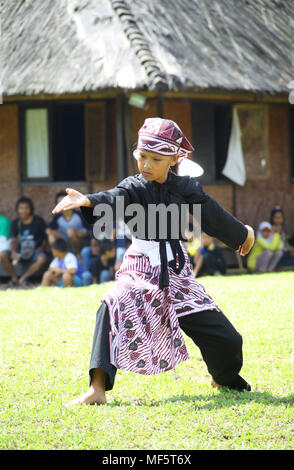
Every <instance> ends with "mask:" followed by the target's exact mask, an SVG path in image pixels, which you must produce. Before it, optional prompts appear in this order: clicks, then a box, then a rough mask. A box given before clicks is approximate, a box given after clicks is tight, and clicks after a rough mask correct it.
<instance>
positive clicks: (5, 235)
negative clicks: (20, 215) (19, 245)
mask: <svg viewBox="0 0 294 470" xmlns="http://www.w3.org/2000/svg"><path fill="white" fill-rule="evenodd" d="M10 229H11V223H10V220H9V219H8V217H6V216H5V215H2V214H0V252H1V251H3V250H8V249H9V237H10Z"/></svg>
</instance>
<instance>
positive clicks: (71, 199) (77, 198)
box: [52, 188, 92, 214]
mask: <svg viewBox="0 0 294 470" xmlns="http://www.w3.org/2000/svg"><path fill="white" fill-rule="evenodd" d="M66 192H67V196H65V197H64V198H63V199H61V201H60V202H59V203H58V204H57V206H56V207H54V209H53V211H52V214H58V213H59V212H62V211H69V210H72V209H77V208H78V207H81V206H86V207H92V204H91V201H90V200H89V199H88V198H87V197H86V196H84V195H83V194H82V193H80V192H79V191H76V190H75V189H71V188H67V189H66Z"/></svg>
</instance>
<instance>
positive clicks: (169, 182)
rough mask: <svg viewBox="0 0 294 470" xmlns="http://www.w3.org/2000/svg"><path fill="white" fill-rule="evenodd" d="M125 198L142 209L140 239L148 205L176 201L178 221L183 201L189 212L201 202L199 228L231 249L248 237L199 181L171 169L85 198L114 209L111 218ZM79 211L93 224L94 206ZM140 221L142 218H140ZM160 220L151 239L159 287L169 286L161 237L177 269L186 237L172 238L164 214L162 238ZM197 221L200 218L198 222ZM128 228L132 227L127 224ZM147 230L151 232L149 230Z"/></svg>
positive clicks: (127, 217) (130, 179)
mask: <svg viewBox="0 0 294 470" xmlns="http://www.w3.org/2000/svg"><path fill="white" fill-rule="evenodd" d="M118 196H120V197H121V196H123V197H124V207H125V208H126V207H127V206H129V205H130V204H133V203H136V204H140V205H141V206H142V207H143V208H144V215H145V226H144V227H145V234H144V236H142V237H140V238H144V239H149V238H148V205H149V204H154V205H158V204H160V203H163V204H164V205H165V206H168V205H170V204H176V205H177V206H178V210H179V219H178V220H179V221H180V220H181V212H182V210H183V207H184V206H182V204H188V205H189V212H190V213H193V205H194V204H201V228H202V230H203V231H204V232H206V233H207V234H208V235H210V236H212V237H215V238H217V239H219V240H221V241H222V242H223V243H225V244H226V245H227V246H229V247H230V248H232V249H234V250H236V249H238V247H239V246H240V245H242V244H243V243H244V241H245V240H246V238H247V234H248V230H247V228H246V227H245V226H244V224H243V223H242V222H240V221H239V220H238V219H236V217H234V216H232V215H231V214H230V213H229V212H228V211H226V210H225V209H224V208H223V207H221V206H220V205H219V204H218V203H217V202H216V201H215V200H214V199H213V198H212V197H211V196H209V195H208V194H207V193H205V192H204V191H203V189H202V186H201V184H200V183H199V182H198V181H197V180H196V179H195V178H192V177H190V176H178V175H176V174H175V173H173V172H169V173H168V177H167V179H166V181H165V182H164V183H162V184H161V183H157V182H155V181H147V180H146V179H145V178H144V177H143V175H142V174H137V175H134V176H129V177H127V178H125V179H124V180H123V181H121V182H120V183H119V184H118V185H117V186H116V187H115V188H113V189H110V190H107V191H101V192H99V193H97V194H87V197H88V198H89V200H90V201H91V203H92V204H93V206H94V207H95V206H96V205H97V204H102V203H103V204H107V205H109V206H111V208H112V210H113V217H114V218H115V217H116V198H117V197H118ZM81 212H82V215H83V217H84V218H85V220H86V221H87V222H88V223H90V224H94V223H95V221H96V219H97V217H94V216H93V208H88V207H81ZM133 217H134V215H133V214H132V215H126V214H125V213H124V221H125V223H126V224H128V223H129V222H130V221H131V220H132V218H133ZM142 222H143V221H142ZM161 222H162V221H161V220H158V219H157V221H156V237H153V238H152V240H157V241H159V242H160V257H161V277H160V282H159V286H160V288H163V287H166V286H167V285H168V273H167V265H168V263H167V257H166V249H165V242H164V240H169V241H170V244H171V248H172V251H173V255H174V260H173V261H170V262H169V265H170V266H171V267H172V268H173V269H174V270H175V271H176V272H179V271H180V270H181V269H182V268H183V263H184V257H183V253H182V249H181V246H180V244H179V241H178V240H185V238H183V237H181V236H180V235H179V237H178V239H174V235H173V234H172V229H173V224H174V221H173V220H171V218H169V217H167V224H166V225H167V227H166V228H167V233H166V237H165V238H164V240H163V239H162V237H159V235H160V224H161ZM198 223H200V221H198ZM129 228H130V231H131V232H132V227H131V226H130V225H129ZM149 233H150V232H149ZM134 236H135V235H134ZM176 254H178V255H179V266H178V267H177V265H176Z"/></svg>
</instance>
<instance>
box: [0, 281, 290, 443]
mask: <svg viewBox="0 0 294 470" xmlns="http://www.w3.org/2000/svg"><path fill="white" fill-rule="evenodd" d="M200 282H201V283H202V284H203V285H204V286H205V288H206V290H207V292H208V293H209V294H210V295H212V297H213V298H214V299H215V300H216V301H217V303H218V305H219V306H220V307H221V308H222V309H223V311H224V313H225V314H226V315H227V317H228V318H229V319H230V321H231V322H232V323H233V324H234V326H235V327H236V329H237V330H238V331H239V332H240V333H241V334H242V336H243V341H244V367H243V369H242V373H241V375H242V376H243V377H244V378H246V380H248V382H249V383H250V384H251V386H252V392H242V393H238V392H234V391H224V390H222V391H219V390H216V389H212V388H211V387H210V377H209V376H208V373H207V370H206V366H205V364H204V362H203V361H202V359H201V356H200V352H199V350H198V349H197V348H196V347H195V346H194V345H193V343H192V341H191V340H190V339H189V338H187V337H186V344H187V346H188V350H189V353H190V360H189V361H186V362H184V363H181V364H180V365H179V366H178V367H177V375H178V377H179V378H178V380H175V377H174V373H173V371H169V372H167V373H165V374H160V375H157V376H149V377H148V376H147V377H146V376H140V375H136V374H132V373H126V372H121V371H119V372H118V375H117V380H116V385H115V388H114V390H112V391H111V392H109V393H108V404H107V405H106V406H100V407H96V406H82V407H75V408H72V409H67V408H66V407H65V406H64V403H66V402H68V401H69V400H70V399H72V398H73V397H77V396H78V395H79V394H80V393H81V392H83V391H85V390H86V389H87V387H88V363H89V359H90V351H91V345H92V336H93V331H94V325H95V316H96V310H97V307H98V305H99V304H100V298H101V296H102V293H103V291H104V290H105V289H109V288H110V286H111V284H106V285H105V284H104V285H100V286H97V285H96V286H90V287H83V288H68V289H59V288H55V287H51V288H50V287H48V288H45V287H37V288H34V289H29V290H7V291H1V292H0V319H1V349H0V361H1V372H0V374H1V386H0V426H1V436H0V449H48V450H49V449H103V450H115V449H125V450H135V449H150V450H155V449H162V450H176V449H179V450H183V449H189V450H192V449H222V450H225V449H241V450H242V449H293V447H294V446H293V427H294V426H293V422H294V420H293V400H294V396H293V390H292V387H293V369H292V366H293V358H294V355H293V344H294V339H293V335H292V331H293V316H294V289H293V286H294V273H292V272H284V273H274V274H264V275H243V276H228V277H205V278H201V280H200Z"/></svg>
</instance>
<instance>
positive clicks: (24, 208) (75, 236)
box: [0, 192, 130, 287]
mask: <svg viewBox="0 0 294 470" xmlns="http://www.w3.org/2000/svg"><path fill="white" fill-rule="evenodd" d="M66 195H67V194H66V193H65V192H59V193H58V194H57V195H56V200H55V203H56V204H57V203H58V202H59V201H60V200H61V199H62V198H63V197H64V196H66ZM15 210H16V214H17V217H16V219H14V220H13V221H12V222H11V221H10V220H9V219H8V218H7V217H5V216H4V215H0V263H1V265H2V267H3V268H4V270H5V271H6V272H7V274H8V276H9V278H10V281H9V283H8V285H9V286H10V287H13V286H18V285H21V286H26V285H28V283H29V282H30V281H31V280H34V279H37V278H38V279H41V284H42V285H43V286H52V285H55V286H60V287H67V286H76V287H78V286H87V285H90V284H92V283H98V284H99V283H102V282H106V281H111V280H114V276H115V272H116V271H117V270H118V269H119V267H120V265H121V263H122V259H123V256H124V253H125V251H126V250H127V248H128V246H129V244H130V238H129V237H128V236H127V233H128V230H127V226H125V224H124V223H123V222H122V221H119V222H117V223H114V224H113V233H112V238H111V239H106V238H105V237H103V234H102V236H101V239H99V240H97V239H96V238H94V236H93V232H92V227H91V226H90V225H88V224H87V223H86V222H85V220H84V219H83V217H82V216H81V214H80V212H79V211H75V210H73V211H66V212H62V213H60V214H57V215H54V216H53V217H52V219H51V221H50V222H49V223H48V224H46V223H45V221H44V219H43V218H42V217H40V216H38V215H36V214H35V210H34V204H33V202H32V200H31V199H29V198H27V197H22V198H20V199H19V200H18V201H17V203H16V208H15ZM122 230H123V231H124V232H123V235H121V231H122ZM118 234H119V235H120V236H117V235H118ZM17 268H19V269H17ZM19 272H21V275H19V274H18V273H19Z"/></svg>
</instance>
